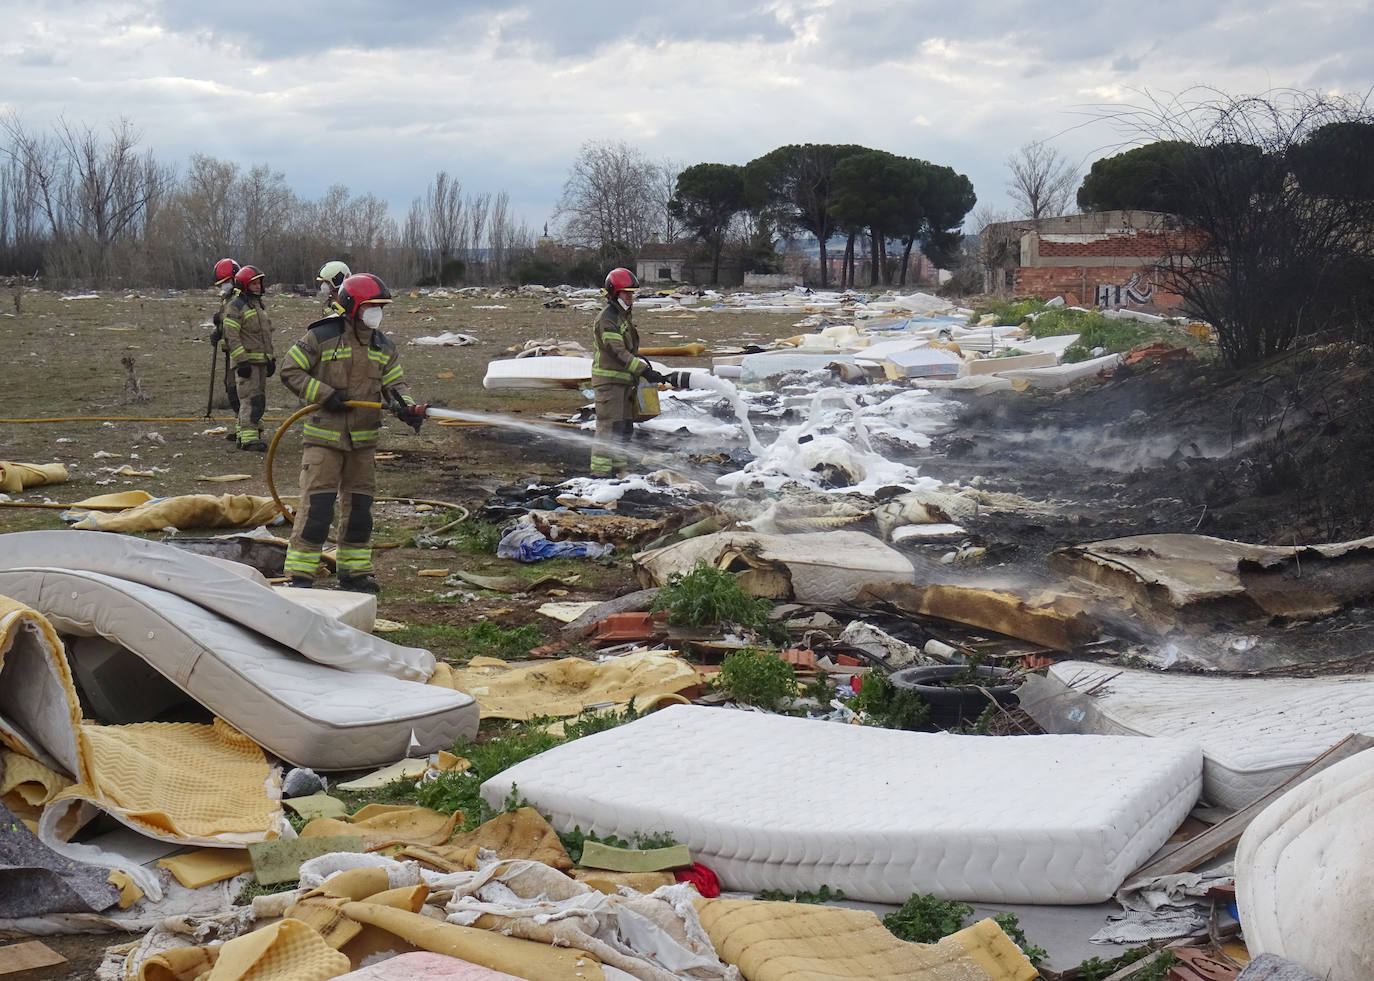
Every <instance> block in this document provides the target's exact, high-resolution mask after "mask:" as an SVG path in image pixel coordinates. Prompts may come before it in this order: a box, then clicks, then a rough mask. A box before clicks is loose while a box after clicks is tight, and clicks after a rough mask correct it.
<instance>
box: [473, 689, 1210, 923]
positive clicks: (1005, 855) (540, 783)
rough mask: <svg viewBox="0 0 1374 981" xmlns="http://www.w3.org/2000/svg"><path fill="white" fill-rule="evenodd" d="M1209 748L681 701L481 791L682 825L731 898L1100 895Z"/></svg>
mask: <svg viewBox="0 0 1374 981" xmlns="http://www.w3.org/2000/svg"><path fill="white" fill-rule="evenodd" d="M1201 783H1202V754H1201V752H1200V750H1199V749H1198V748H1197V746H1196V745H1195V744H1192V743H1188V742H1185V741H1181V740H1171V739H1140V738H1131V737H1112V736H1009V737H985V736H955V735H950V734H947V733H915V732H900V731H894V730H888V729H878V728H870V727H865V726H852V725H843V724H840V723H832V722H820V721H812V720H807V719H795V718H788V717H784V716H776V715H769V714H764V713H757V712H747V711H736V710H730V709H713V708H704V707H700V706H671V707H669V708H665V709H663V710H661V711H658V712H655V713H653V714H652V715H649V716H645V717H644V718H641V719H638V720H636V721H635V722H632V723H629V724H628V725H624V726H620V727H618V728H616V729H612V730H609V731H606V732H601V733H597V734H594V735H591V736H587V737H584V738H582V739H578V740H575V741H573V742H570V743H566V744H564V745H562V746H558V747H555V748H554V749H552V750H549V751H548V752H546V753H543V754H540V755H539V756H536V757H534V758H532V759H529V760H525V761H524V762H522V763H519V764H517V765H515V766H514V767H511V768H510V769H508V770H506V771H504V772H502V773H500V774H498V775H497V776H495V777H493V778H491V779H490V780H488V781H486V782H485V783H484V784H483V785H482V796H483V798H484V799H485V800H486V801H487V802H488V803H490V804H492V805H493V806H499V805H500V804H501V802H502V801H503V800H505V799H506V797H507V795H508V794H509V793H510V792H511V791H512V789H515V791H516V792H517V793H518V794H519V795H520V796H521V797H522V798H525V799H527V800H529V801H530V803H531V804H533V805H534V806H535V807H536V808H538V810H539V811H540V813H542V814H546V815H549V817H550V819H551V821H552V823H553V825H554V826H555V827H556V828H558V829H559V830H570V829H572V828H573V827H574V826H578V827H580V828H581V829H582V830H583V831H585V832H588V833H596V834H599V835H607V834H615V835H618V836H620V837H623V838H633V837H634V836H635V835H636V834H647V833H653V832H661V831H666V832H668V833H670V834H671V835H673V837H674V838H676V839H677V840H678V841H679V842H681V843H683V844H685V845H687V846H688V847H689V848H690V849H691V852H692V855H693V858H694V859H695V860H697V861H699V862H702V863H704V864H705V865H707V866H709V867H710V868H712V869H713V870H715V872H716V873H717V875H718V876H719V877H720V878H721V881H722V884H723V885H724V886H725V887H726V888H727V889H735V890H748V891H759V890H763V889H780V890H784V891H788V892H791V891H798V890H815V889H819V888H820V887H821V886H823V885H827V886H829V887H830V888H831V889H842V890H844V892H845V894H846V895H847V896H849V897H850V898H851V899H857V900H867V901H873V902H886V903H901V902H904V901H905V900H906V899H908V898H909V897H910V896H911V895H912V894H913V893H934V894H935V895H936V896H939V897H941V898H948V899H961V900H965V901H980V902H1006V903H1043V904H1068V903H1095V902H1101V901H1103V900H1106V899H1107V898H1109V897H1110V896H1111V895H1112V894H1113V893H1114V892H1115V891H1116V889H1117V887H1118V886H1119V885H1120V884H1121V882H1122V880H1123V879H1124V878H1125V876H1126V875H1128V874H1129V873H1130V872H1131V871H1133V870H1134V869H1135V868H1136V867H1138V866H1139V865H1140V864H1141V863H1142V862H1144V861H1145V859H1147V858H1148V857H1149V856H1150V855H1151V854H1152V853H1153V852H1154V851H1155V850H1156V849H1158V848H1159V847H1160V846H1161V845H1162V844H1163V843H1164V842H1165V841H1166V840H1167V839H1168V837H1169V836H1170V835H1171V834H1172V833H1173V832H1174V830H1175V829H1176V828H1177V827H1178V826H1179V824H1180V823H1181V822H1182V821H1183V819H1184V818H1185V817H1186V816H1187V814H1188V812H1189V811H1190V810H1191V809H1192V807H1193V805H1194V803H1195V802H1196V800H1197V797H1198V792H1199V790H1200V788H1201Z"/></svg>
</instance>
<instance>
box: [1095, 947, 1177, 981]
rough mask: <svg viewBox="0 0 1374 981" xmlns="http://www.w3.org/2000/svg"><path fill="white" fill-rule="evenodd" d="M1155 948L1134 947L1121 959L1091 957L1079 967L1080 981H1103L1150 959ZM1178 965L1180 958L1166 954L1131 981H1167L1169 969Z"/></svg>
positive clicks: (1135, 975)
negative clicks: (1126, 968)
mask: <svg viewBox="0 0 1374 981" xmlns="http://www.w3.org/2000/svg"><path fill="white" fill-rule="evenodd" d="M1155 949H1156V948H1154V947H1132V948H1131V949H1130V950H1128V951H1126V953H1124V954H1122V955H1121V956H1120V957H1113V958H1109V959H1107V960H1105V961H1104V960H1103V959H1102V958H1100V957H1089V958H1088V959H1087V960H1086V961H1084V962H1083V963H1082V964H1079V965H1078V978H1079V981H1102V979H1103V978H1109V977H1111V976H1112V975H1113V974H1115V973H1116V972H1117V971H1119V970H1121V969H1122V968H1123V967H1126V966H1128V965H1130V964H1134V963H1135V962H1136V961H1138V960H1141V959H1142V958H1145V957H1148V956H1149V955H1150V954H1153V953H1154V952H1155ZM1177 963H1178V957H1176V956H1175V955H1174V954H1173V953H1171V952H1170V953H1166V954H1164V956H1163V957H1161V958H1159V959H1158V960H1157V961H1155V962H1154V963H1153V964H1151V965H1150V966H1149V967H1147V968H1145V969H1143V970H1142V971H1139V972H1138V973H1136V974H1133V975H1132V976H1131V981H1165V978H1167V977H1168V976H1169V968H1171V967H1173V966H1174V965H1175V964H1177Z"/></svg>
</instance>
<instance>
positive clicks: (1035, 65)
mask: <svg viewBox="0 0 1374 981" xmlns="http://www.w3.org/2000/svg"><path fill="white" fill-rule="evenodd" d="M211 9H214V10H217V11H222V13H221V14H219V15H218V19H216V20H211V19H210V14H209V13H208V11H209V10H211ZM0 15H3V16H0V24H3V25H4V27H3V28H2V29H0V111H8V110H15V111H18V112H19V113H20V118H21V119H22V120H23V122H24V124H25V125H26V126H29V127H45V126H48V125H49V124H51V123H52V122H54V121H55V120H57V119H58V118H59V117H63V118H66V119H67V120H68V121H71V122H77V123H94V124H99V125H104V124H106V123H107V122H109V121H112V120H115V119H117V118H118V117H120V116H124V117H127V118H128V119H129V120H130V121H132V122H133V123H134V125H135V126H136V127H137V128H138V130H139V131H140V132H141V133H142V135H143V142H144V145H146V146H148V147H150V148H151V149H153V150H154V152H155V153H156V155H157V156H158V158H159V159H160V160H162V161H164V162H167V163H172V164H175V165H177V166H178V167H181V168H184V166H185V162H186V160H187V159H188V158H189V156H190V155H191V154H192V153H197V152H199V153H205V154H209V155H211V156H214V157H218V158H221V159H224V160H231V161H235V162H238V163H240V164H242V165H244V166H245V167H246V166H251V165H254V164H260V163H266V164H270V165H271V166H272V167H273V168H274V169H276V170H280V171H282V172H283V173H284V174H285V176H286V180H287V183H288V184H289V185H290V186H291V187H292V189H293V190H295V191H296V192H297V193H298V194H301V195H303V196H306V197H311V198H314V197H318V196H319V195H320V194H321V193H322V192H323V191H324V189H325V188H327V187H328V186H329V185H331V184H336V183H342V184H345V185H347V186H348V187H349V189H350V190H351V191H352V192H354V193H363V192H371V193H374V194H376V195H378V196H379V197H382V198H384V199H386V200H387V201H389V202H390V203H391V204H392V206H393V212H394V213H395V214H397V216H398V217H399V216H403V215H404V212H405V209H406V208H407V207H408V205H409V202H410V200H411V199H412V198H414V197H416V196H417V195H420V194H422V193H423V191H424V188H425V186H426V185H427V184H428V183H429V181H430V180H431V179H432V178H433V176H434V174H435V172H436V171H438V170H440V169H444V170H448V171H449V172H450V173H452V174H453V175H455V176H456V177H458V179H459V180H460V181H461V182H462V185H463V189H464V190H465V191H467V192H492V193H495V192H498V191H501V190H505V191H507V192H508V193H509V194H510V197H511V203H512V210H513V211H514V212H515V214H516V215H517V216H518V217H523V218H524V220H526V221H527V222H528V223H529V225H530V226H531V228H532V229H534V230H535V231H538V229H539V228H540V227H541V226H542V225H543V223H544V222H545V221H546V220H547V219H549V218H550V216H551V215H552V213H553V209H554V206H555V204H556V202H557V200H558V197H559V193H560V190H561V188H562V185H563V183H564V181H565V180H566V178H567V175H568V170H569V167H570V165H571V163H572V161H573V159H574V158H575V157H576V155H577V151H578V148H579V147H580V146H581V145H582V144H583V143H584V142H586V141H599V140H624V141H625V142H626V143H628V144H630V145H631V146H634V147H636V148H638V149H639V150H640V151H641V152H643V153H644V154H645V155H646V156H647V157H649V158H650V159H653V160H656V161H659V160H667V161H672V162H674V163H678V164H681V165H687V164H692V163H700V162H719V163H738V164H742V163H746V162H747V161H749V160H750V159H752V158H753V157H756V156H758V155H760V154H763V153H766V152H767V151H769V150H771V149H773V148H775V147H777V146H781V145H783V144H786V143H803V142H824V143H860V144H864V145H867V146H871V147H874V148H877V149H884V150H890V151H892V152H894V153H899V154H904V155H909V156H916V157H922V158H924V159H926V160H930V161H932V162H934V163H938V164H945V165H948V166H951V167H953V168H954V169H955V170H957V171H959V172H961V173H964V174H967V175H968V176H969V178H970V179H971V180H972V181H973V185H974V189H975V191H976V192H977V194H978V199H979V204H980V206H986V207H990V208H993V209H1005V208H1007V207H1009V200H1008V197H1007V193H1006V159H1007V156H1008V154H1009V153H1010V152H1012V151H1013V150H1015V149H1016V148H1017V147H1018V146H1020V145H1022V144H1024V143H1026V142H1027V141H1030V140H1047V141H1050V142H1051V143H1052V145H1054V146H1055V147H1056V148H1057V149H1058V150H1059V151H1060V152H1062V153H1063V154H1064V155H1065V156H1067V157H1069V158H1070V159H1071V160H1072V161H1073V162H1074V163H1075V164H1080V165H1081V167H1082V169H1083V170H1084V171H1086V169H1087V166H1088V165H1089V164H1090V163H1091V162H1092V161H1093V160H1094V159H1096V158H1097V157H1099V156H1103V155H1105V154H1106V153H1108V152H1113V151H1114V150H1116V149H1120V142H1121V139H1122V137H1121V135H1120V134H1119V133H1117V132H1115V131H1114V130H1113V128H1112V127H1111V126H1110V125H1109V124H1108V123H1107V122H1105V121H1104V119H1103V117H1104V110H1103V109H1102V107H1103V106H1110V105H1112V104H1119V103H1125V104H1132V103H1134V104H1140V103H1142V102H1143V101H1144V98H1145V96H1144V95H1143V94H1142V93H1143V92H1150V93H1177V92H1181V91H1183V90H1185V89H1188V88H1189V87H1190V86H1194V85H1198V84H1204V85H1210V86H1214V87H1217V88H1220V89H1223V90H1226V91H1229V92H1233V93H1240V92H1256V91H1262V90H1265V89H1269V88H1274V87H1297V88H1314V89H1320V90H1322V91H1325V92H1339V93H1345V94H1355V95H1361V96H1362V95H1364V94H1365V93H1366V92H1367V91H1368V89H1369V88H1370V85H1371V83H1374V77H1372V76H1374V68H1372V67H1371V66H1374V50H1372V49H1374V4H1370V3H1369V2H1368V0H1365V2H1346V0H1331V2H1327V0H1307V2H1304V0H1288V2H1285V3H1281V4H1280V3H1273V4H1268V5H1266V4H1264V3H1257V2H1254V0H1247V2H1230V0H1219V2H1213V0H1187V2H1184V0H1154V2H1152V3H1119V2H1114V0H1106V2H1104V0H1059V2H1057V3H1053V4H1050V3H1043V4H1042V3H1034V4H1032V3H1011V2H963V3H960V2H957V0H956V2H940V3H936V2H930V0H870V2H865V0H774V2H766V3H747V2H743V0H695V2H692V3H676V2H673V3H658V4H654V3H639V4H635V3H629V2H620V3H608V2H600V0H594V2H578V0H532V2H524V3H521V2H519V0H511V2H501V3H495V2H488V0H464V2H443V0H392V2H385V3H384V2H374V0H331V2H325V3H321V2H314V3H309V4H305V3H297V2H294V0H278V2H276V3H263V2H260V0H237V2H231V3H225V4H213V5H212V4H199V3H190V2H186V0H142V2H139V3H125V2H122V0H102V2H83V0H24V2H17V0H0Z"/></svg>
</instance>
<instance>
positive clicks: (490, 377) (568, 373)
mask: <svg viewBox="0 0 1374 981" xmlns="http://www.w3.org/2000/svg"><path fill="white" fill-rule="evenodd" d="M591 379H592V359H591V358H573V357H567V356H564V355H555V356H552V357H544V358H503V359H498V360H496V361H491V362H489V363H488V364H487V373H486V375H485V376H484V377H483V378H482V387H483V388H578V387H580V386H582V385H585V384H587V383H588V382H590V381H591Z"/></svg>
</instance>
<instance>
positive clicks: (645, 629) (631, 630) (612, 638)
mask: <svg viewBox="0 0 1374 981" xmlns="http://www.w3.org/2000/svg"><path fill="white" fill-rule="evenodd" d="M657 629H658V624H656V623H655V622H654V618H653V614H652V613H612V614H611V615H610V616H608V617H607V618H606V619H604V620H601V621H598V622H597V624H596V626H594V627H592V630H593V633H592V641H593V642H594V643H601V642H603V641H605V642H608V643H609V642H613V643H620V642H622V641H627V640H649V639H650V638H652V637H653V636H654V633H655V631H656V630H657Z"/></svg>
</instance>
